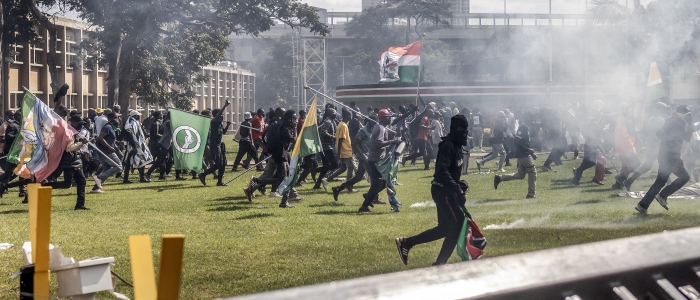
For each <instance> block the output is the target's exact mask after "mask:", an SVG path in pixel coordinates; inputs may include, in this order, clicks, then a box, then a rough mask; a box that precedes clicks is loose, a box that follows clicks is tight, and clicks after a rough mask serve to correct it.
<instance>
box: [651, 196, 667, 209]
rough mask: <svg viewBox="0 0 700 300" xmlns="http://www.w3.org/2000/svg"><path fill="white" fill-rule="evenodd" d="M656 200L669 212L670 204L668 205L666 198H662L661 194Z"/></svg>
mask: <svg viewBox="0 0 700 300" xmlns="http://www.w3.org/2000/svg"><path fill="white" fill-rule="evenodd" d="M654 198H655V199H656V202H659V205H661V207H663V208H664V209H666V210H668V203H666V198H664V197H661V195H659V194H657V195H656V197H654Z"/></svg>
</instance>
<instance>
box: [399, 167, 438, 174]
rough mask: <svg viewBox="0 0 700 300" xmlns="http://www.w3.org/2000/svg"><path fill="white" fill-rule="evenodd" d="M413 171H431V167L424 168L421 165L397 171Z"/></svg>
mask: <svg viewBox="0 0 700 300" xmlns="http://www.w3.org/2000/svg"><path fill="white" fill-rule="evenodd" d="M415 171H432V169H430V170H425V169H423V168H422V167H415V168H411V169H403V170H401V171H399V173H401V172H415Z"/></svg>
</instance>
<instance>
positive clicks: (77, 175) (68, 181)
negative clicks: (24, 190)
mask: <svg viewBox="0 0 700 300" xmlns="http://www.w3.org/2000/svg"><path fill="white" fill-rule="evenodd" d="M61 173H63V181H55V182H47V183H44V184H42V186H50V187H52V188H54V189H68V188H70V187H71V185H73V179H75V189H76V192H77V193H78V199H77V201H76V202H75V207H83V206H85V184H86V183H85V182H86V181H85V174H83V169H82V168H77V169H76V168H63V169H58V170H56V172H54V174H52V175H51V176H52V177H53V176H54V175H55V176H56V178H58V176H60V175H61ZM126 176H127V175H124V178H126Z"/></svg>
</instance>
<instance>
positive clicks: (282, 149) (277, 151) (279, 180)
mask: <svg viewBox="0 0 700 300" xmlns="http://www.w3.org/2000/svg"><path fill="white" fill-rule="evenodd" d="M297 119H298V117H297V114H296V112H295V111H294V110H293V109H290V110H288V111H286V112H285V113H284V116H283V117H282V126H280V128H279V129H278V130H277V131H276V132H275V133H274V136H273V137H271V138H274V139H275V140H276V142H274V143H268V146H267V147H268V149H267V150H268V152H269V153H270V155H271V157H270V158H269V159H272V160H273V163H274V164H275V166H276V167H277V170H276V171H275V174H276V177H272V178H255V177H253V178H252V179H251V181H250V185H249V186H248V187H247V188H245V189H244V192H245V194H246V197H248V200H249V201H250V200H251V199H252V193H253V191H255V190H256V189H257V188H258V185H260V184H271V185H273V186H275V185H276V184H279V186H280V187H279V193H280V194H281V195H282V201H281V202H280V205H279V207H280V208H292V207H294V206H292V205H289V201H296V202H298V201H301V199H300V198H298V197H297V195H296V191H295V190H294V189H293V188H292V187H293V186H294V185H293V184H291V185H285V183H287V180H286V178H285V175H286V174H290V172H289V162H290V161H291V157H290V156H289V152H288V149H289V148H290V147H291V146H292V145H295V142H296V140H297V134H296V132H297V130H296V128H297ZM307 120H308V119H307ZM302 133H303V130H302ZM295 151H296V146H295ZM294 158H295V160H294V163H295V164H296V165H295V171H294V173H293V175H292V176H293V179H292V180H293V181H296V177H298V174H299V168H298V163H299V160H298V159H299V157H298V156H295V157H294ZM292 192H293V193H292Z"/></svg>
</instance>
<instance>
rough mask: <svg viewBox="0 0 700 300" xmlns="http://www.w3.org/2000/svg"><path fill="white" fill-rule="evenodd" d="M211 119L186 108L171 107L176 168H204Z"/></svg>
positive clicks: (193, 169)
mask: <svg viewBox="0 0 700 300" xmlns="http://www.w3.org/2000/svg"><path fill="white" fill-rule="evenodd" d="M210 125H211V119H210V118H208V117H205V116H201V115H197V114H193V113H191V112H187V111H184V110H179V109H176V108H170V129H171V130H172V133H171V134H172V146H173V160H174V162H175V169H176V170H192V171H195V172H199V171H200V170H201V169H202V158H203V157H204V149H205V148H206V146H207V138H208V137H209V126H210Z"/></svg>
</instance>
